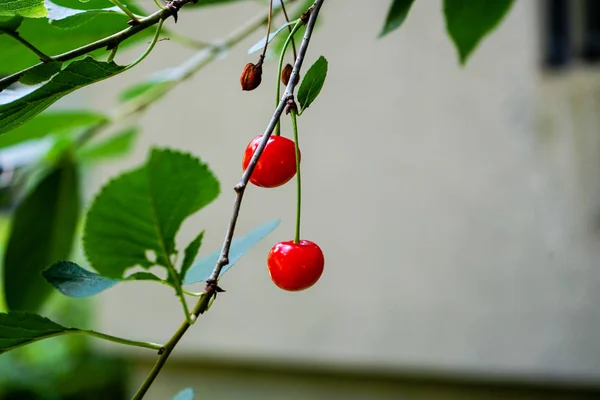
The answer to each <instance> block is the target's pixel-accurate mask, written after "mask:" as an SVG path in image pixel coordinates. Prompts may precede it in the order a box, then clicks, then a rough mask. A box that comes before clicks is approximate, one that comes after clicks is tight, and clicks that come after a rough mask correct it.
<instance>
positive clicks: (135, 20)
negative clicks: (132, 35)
mask: <svg viewBox="0 0 600 400" xmlns="http://www.w3.org/2000/svg"><path fill="white" fill-rule="evenodd" d="M109 1H110V2H111V3H113V4H114V5H115V6H117V7H119V8H120V9H121V11H123V12H124V13H125V14H127V16H128V17H129V18H131V20H132V21H134V23H135V24H139V23H140V20H139V19H138V18H137V17H136V16H135V14H134V13H132V12H131V11H130V10H129V9H128V8H127V7H125V5H124V4H123V3H121V2H120V1H119V0H109Z"/></svg>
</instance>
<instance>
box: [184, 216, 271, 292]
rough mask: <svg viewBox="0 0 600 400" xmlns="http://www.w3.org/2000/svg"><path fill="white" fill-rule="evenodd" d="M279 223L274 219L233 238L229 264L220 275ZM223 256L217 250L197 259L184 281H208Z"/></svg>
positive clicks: (188, 282) (187, 283)
mask: <svg viewBox="0 0 600 400" xmlns="http://www.w3.org/2000/svg"><path fill="white" fill-rule="evenodd" d="M278 225H279V220H278V219H276V220H272V221H269V222H267V223H266V224H264V225H261V226H259V227H258V228H255V229H253V230H251V231H250V232H248V233H247V234H246V235H245V236H242V237H240V238H236V239H233V240H232V241H231V248H230V249H229V264H227V265H226V266H224V267H223V269H221V274H220V275H219V277H221V276H223V274H224V273H225V272H227V270H229V268H231V267H233V265H234V264H235V263H236V262H238V260H239V259H240V258H242V256H243V255H244V254H246V253H247V252H248V250H250V249H251V248H252V247H253V246H254V245H255V244H256V243H258V242H260V241H261V240H262V239H263V238H264V237H266V236H267V235H268V234H269V233H271V232H273V230H275V228H277V226H278ZM220 256H221V250H217V251H215V252H214V253H211V254H209V255H208V256H206V257H204V258H202V259H200V260H198V261H196V262H195V263H194V264H193V265H192V267H191V268H190V269H189V271H188V272H187V274H186V275H185V279H184V281H183V283H184V284H185V285H189V284H192V283H196V282H204V281H206V280H207V279H208V278H209V277H210V275H211V274H212V271H213V269H214V268H215V265H216V264H217V261H218V260H219V257H220Z"/></svg>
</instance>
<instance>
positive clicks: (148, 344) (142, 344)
mask: <svg viewBox="0 0 600 400" xmlns="http://www.w3.org/2000/svg"><path fill="white" fill-rule="evenodd" d="M75 332H79V333H83V334H84V335H88V336H93V337H96V338H99V339H103V340H108V341H109V342H114V343H119V344H124V345H127V346H136V347H144V348H146V349H152V350H160V349H162V348H163V345H162V344H157V343H152V342H140V341H137V340H129V339H124V338H120V337H116V336H112V335H107V334H106V333H101V332H96V331H92V330H81V331H75Z"/></svg>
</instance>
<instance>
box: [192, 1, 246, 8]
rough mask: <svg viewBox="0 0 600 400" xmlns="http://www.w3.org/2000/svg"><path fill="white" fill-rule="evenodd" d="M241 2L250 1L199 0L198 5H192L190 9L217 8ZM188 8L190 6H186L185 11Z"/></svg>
mask: <svg viewBox="0 0 600 400" xmlns="http://www.w3.org/2000/svg"><path fill="white" fill-rule="evenodd" d="M240 1H248V0H198V2H197V3H190V4H189V8H193V7H203V6H217V5H221V4H227V3H237V2H240ZM186 8H188V6H186V7H185V8H184V9H186Z"/></svg>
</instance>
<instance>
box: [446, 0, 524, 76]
mask: <svg viewBox="0 0 600 400" xmlns="http://www.w3.org/2000/svg"><path fill="white" fill-rule="evenodd" d="M513 3H514V1H513V0H478V1H471V0H444V15H445V17H446V29H447V31H448V34H449V35H450V37H451V38H452V41H453V42H454V45H455V46H456V49H457V51H458V56H459V59H460V63H461V64H462V65H464V64H465V62H466V61H467V58H468V57H469V55H470V54H471V52H472V51H473V50H475V48H476V47H477V45H478V44H479V42H480V41H481V39H483V38H484V37H485V36H486V35H487V34H488V33H490V32H491V31H492V30H493V29H494V28H495V27H496V26H497V25H498V23H499V22H500V21H501V20H502V18H504V16H505V15H506V13H507V12H508V10H510V7H511V6H512V4H513Z"/></svg>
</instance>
